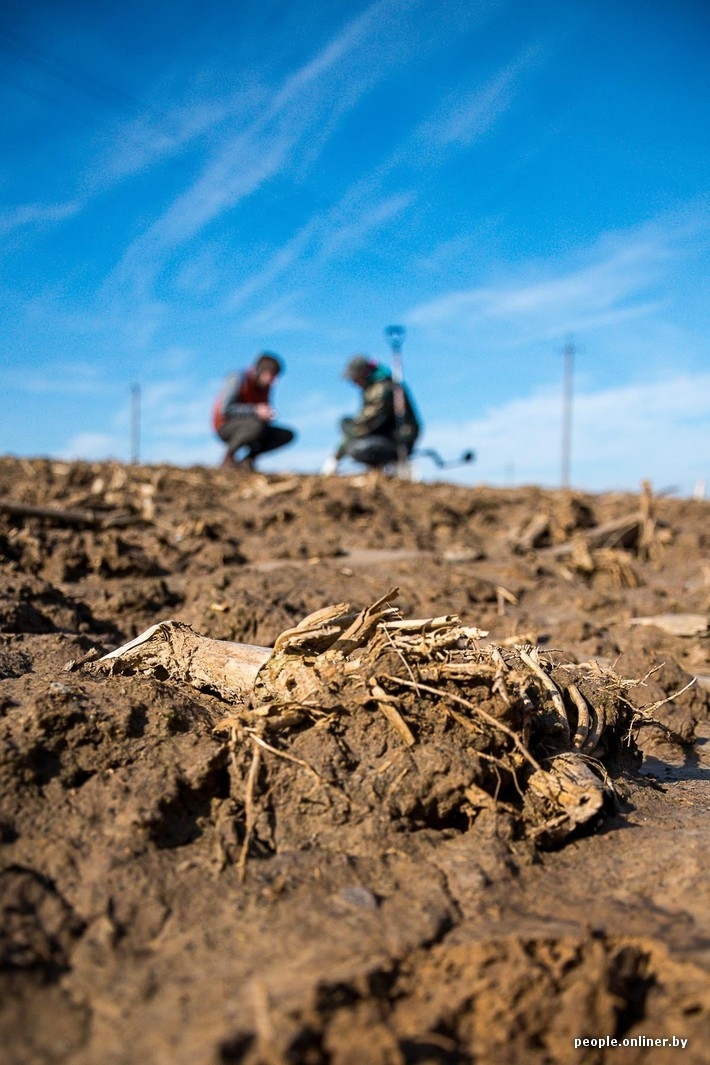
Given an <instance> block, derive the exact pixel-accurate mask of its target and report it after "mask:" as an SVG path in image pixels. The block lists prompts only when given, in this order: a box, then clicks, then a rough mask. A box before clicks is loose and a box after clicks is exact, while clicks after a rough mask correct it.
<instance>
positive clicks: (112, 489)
mask: <svg viewBox="0 0 710 1065" xmlns="http://www.w3.org/2000/svg"><path fill="white" fill-rule="evenodd" d="M639 513H640V514H641V517H640V518H639V519H638V521H636V520H635V519H634V516H638V515H639ZM709 515H710V505H708V504H707V503H705V502H701V501H687V500H675V499H671V498H660V499H650V498H648V497H646V498H645V499H641V498H640V497H639V496H633V495H600V496H587V495H584V496H583V495H581V494H576V493H555V492H546V491H542V490H540V489H537V488H521V489H516V490H493V489H489V488H485V487H479V488H471V489H465V488H457V487H453V486H451V485H444V484H439V485H420V484H408V483H404V482H397V481H392V480H387V479H383V478H370V477H363V478H351V479H345V478H328V479H326V478H318V477H288V478H287V477H277V476H272V477H268V478H267V477H263V476H260V475H248V474H241V473H234V472H231V471H222V470H207V469H201V468H199V469H198V468H196V469H189V470H177V469H173V468H168V467H160V468H157V467H153V468H149V467H137V468H126V467H123V466H119V465H112V464H85V463H73V464H66V463H58V462H49V461H32V462H28V461H22V460H14V459H3V460H0V561H1V563H2V564H1V566H0V909H1V911H2V919H1V921H0V1060H7V1061H8V1062H12V1063H13V1065H35V1063H37V1065H39V1063H41V1065H45V1063H46V1065H54V1063H62V1065H65V1063H66V1065H129V1063H130V1065H133V1063H137V1062H141V1063H143V1062H145V1063H151V1065H231V1063H236V1062H245V1063H246V1065H256V1063H264V1065H276V1063H278V1062H303V1063H307V1065H310V1063H313V1065H320V1063H325V1062H332V1063H334V1065H350V1063H352V1065H368V1063H373V1065H375V1063H377V1065H379V1063H382V1065H397V1063H402V1062H412V1063H415V1062H416V1063H444V1062H452V1063H453V1062H457V1063H458V1062H461V1063H469V1062H470V1063H473V1062H476V1063H489V1062H490V1063H494V1062H495V1063H503V1065H506V1063H517V1062H526V1063H527V1062H531V1063H533V1065H538V1063H539V1065H543V1063H551V1065H567V1063H568V1062H581V1063H584V1065H596V1063H601V1062H615V1063H617V1062H618V1063H619V1065H628V1063H637V1062H638V1063H639V1065H640V1063H641V1062H653V1063H654V1065H656V1063H661V1065H663V1063H665V1062H671V1061H677V1060H682V1061H684V1062H689V1063H690V1062H693V1063H696V1062H697V1063H700V1062H705V1061H707V1060H708V1050H707V1048H708V1046H710V905H709V903H710V890H709V888H708V881H707V875H706V872H705V869H706V854H707V851H708V844H710V824H709V823H708V811H709V810H710V755H709V754H708V747H707V741H708V737H709V736H710V727H709V725H708V706H707V694H706V690H707V688H706V685H707V681H708V676H710V657H709V656H710V645H709V643H708V631H707V626H706V625H704V623H703V618H705V617H706V616H707V613H708V589H709V587H710V564H709V563H708V562H707V561H705V560H706V557H707V545H708V538H709V537H710V534H709V533H708V531H707V521H708V517H709ZM627 517H629V518H631V519H634V520H630V521H629V522H628V523H626V524H624V523H623V521H622V519H624V518H627ZM605 529H608V530H609V532H608V535H603V536H598V535H597V534H598V533H599V532H600V531H601V532H602V533H603V532H604V530H605ZM393 586H397V588H398V589H399V593H398V597H397V600H396V605H397V607H398V609H399V610H400V611H401V614H402V615H403V617H404V618H428V617H434V616H439V615H443V614H458V615H459V616H460V618H461V622H462V623H463V624H464V625H467V626H475V627H479V628H481V629H483V630H488V633H489V635H488V637H487V638H486V640H485V641H484V642H485V646H492V647H498V648H503V649H511V648H514V647H515V646H523V645H534V646H537V647H538V648H539V649H540V653H541V654H542V655H543V656H546V661H548V663H551V664H553V665H554V668H555V669H556V670H559V669H560V668H562V665H561V664H564V668H565V669H572V668H576V669H577V670H578V671H579V673H580V676H581V675H582V674H583V673H584V675H585V676H592V675H593V674H594V675H595V676H597V677H604V678H609V677H612V676H613V678H614V684H615V685H616V687H615V691H617V692H621V693H622V694H623V699H622V702H623V704H624V705H625V706H626V707H627V709H628V711H629V720H630V721H631V724H632V728H631V734H630V735H625V737H624V738H623V742H621V743H620V745H617V747H615V748H614V749H612V747H611V746H608V747H607V748H604V749H602V752H601V754H600V753H599V752H595V761H596V764H597V765H599V764H600V763H603V767H604V768H603V772H604V773H606V775H607V780H608V783H609V788H608V801H606V802H605V806H604V809H603V810H602V811H601V812H600V813H599V814H598V816H596V817H595V818H594V819H593V820H592V821H591V822H588V823H587V824H585V825H584V826H583V827H582V828H581V829H579V830H577V831H575V832H572V833H571V834H568V835H566V837H565V838H564V839H563V840H558V839H555V838H554V835H551V834H550V833H544V832H539V831H531V829H530V823H529V815H530V803H529V795H528V796H527V797H526V796H525V795H522V790H523V788H522V780H523V778H522V777H521V778H520V780H518V779H517V777H516V776H515V773H511V772H508V769H507V768H506V766H507V763H505V758H506V757H508V755H509V754H510V751H508V752H507V754H506V751H505V750H504V749H503V747H501V748H500V749H499V750H497V749H495V748H494V747H493V746H491V742H490V736H489V737H488V740H487V741H486V743H484V742H483V741H481V740H480V737H479V738H476V740H475V743H474V742H473V740H472V741H471V745H469V744H468V740H467V739H466V738H465V736H464V734H463V733H460V732H459V731H457V728H458V727H459V725H461V722H460V721H459V719H456V720H455V719H454V717H452V716H450V715H449V716H446V715H445V714H443V713H442V712H441V705H440V704H441V700H438V699H437V697H436V695H433V696H432V695H431V694H430V695H429V697H428V699H427V698H420V697H415V694H414V692H413V691H409V695H408V696H407V697H406V698H405V697H404V696H402V698H401V699H400V701H399V702H397V703H396V705H397V708H398V710H399V711H401V713H402V719H403V720H406V722H407V725H408V726H411V729H412V732H413V742H412V743H411V745H409V744H408V743H407V742H405V741H406V732H405V733H402V732H398V731H397V728H396V727H394V728H393V727H392V721H391V720H388V719H387V718H386V716H385V715H384V714H379V713H377V712H376V711H375V710H373V705H374V704H373V703H372V701H371V698H370V696H371V693H370V692H368V691H366V690H365V689H364V688H363V689H362V690H361V691H360V694H359V695H353V696H348V697H347V698H346V697H345V696H344V695H343V694H342V691H341V690H340V687H339V686H338V684H336V683H335V682H331V681H327V683H326V681H324V682H323V686H322V691H321V693H320V695H319V698H320V700H321V708H322V713H321V715H320V717H319V716H318V710H317V708H316V709H314V707H313V706H312V705H311V707H310V709H309V711H308V715H309V716H308V715H307V716H308V719H307V720H305V721H304V720H302V717H298V718H297V719H296V718H295V717H294V718H293V721H294V722H295V724H293V722H292V726H289V730H288V731H287V732H282V733H279V732H275V733H271V732H268V731H263V730H262V731H260V732H259V733H258V735H259V736H260V737H261V738H263V739H265V740H266V741H268V746H267V747H264V746H261V747H259V755H258V758H257V757H255V751H256V750H257V746H256V741H254V740H253V739H251V737H253V735H256V734H257V733H256V731H250V730H248V729H247V730H246V731H245V730H244V728H243V725H244V716H243V715H242V717H241V718H239V719H238V720H237V718H235V716H234V715H235V713H237V711H238V710H239V709H240V708H239V707H236V706H235V705H234V701H232V702H231V703H230V702H229V701H227V700H225V699H224V697H223V695H220V694H219V693H218V691H217V690H209V689H207V690H205V689H200V688H198V687H195V686H193V685H192V684H190V683H188V682H187V678H186V677H182V678H181V677H180V676H172V675H171V676H168V675H164V676H161V674H160V672H158V673H157V674H156V673H155V672H153V673H151V674H150V675H149V674H148V673H147V672H146V671H141V670H135V671H133V672H130V671H129V672H127V673H125V672H124V673H121V672H116V671H115V670H110V671H109V670H107V669H104V668H99V667H98V666H97V665H96V663H95V661H92V660H95V659H96V658H97V657H98V655H103V654H105V653H107V652H109V651H111V650H113V649H115V648H116V647H118V646H119V645H121V644H123V643H125V642H126V641H128V640H130V639H132V638H133V637H134V636H136V635H137V634H139V633H140V632H142V631H143V630H145V629H146V628H148V627H149V626H151V625H154V624H155V623H156V622H160V621H165V620H166V619H174V620H175V621H178V622H182V623H185V624H187V625H189V626H191V627H192V629H194V630H195V631H196V632H197V633H201V634H202V635H204V636H207V637H210V638H212V639H215V640H220V641H236V642H239V643H248V644H255V645H261V646H272V645H273V644H274V642H275V641H276V639H277V637H278V636H279V634H281V633H282V632H284V631H285V630H288V629H291V628H293V627H294V626H296V625H297V624H298V623H299V621H300V620H301V619H302V618H304V617H305V616H306V615H308V614H310V613H311V612H313V611H316V610H318V609H319V608H322V607H325V606H328V605H330V604H335V603H342V602H345V601H347V602H348V603H349V604H351V605H352V607H353V609H354V610H355V611H357V610H360V609H362V608H364V607H366V606H368V605H369V604H372V603H374V602H375V601H376V600H377V599H379V598H380V597H381V596H383V595H384V594H385V593H387V592H388V589H390V588H392V587H393ZM669 615H671V616H674V617H675V620H676V622H677V624H676V626H675V628H676V629H677V628H678V624H680V627H681V628H683V629H684V630H685V631H687V632H688V633H689V634H688V635H678V634H677V633H674V632H672V631H670V629H672V628H673V625H672V623H671V624H669V623H668V621H667V616H669ZM678 615H683V618H682V619H679V618H678V617H677V616H678ZM686 615H693V616H700V621H698V617H694V618H693V617H691V618H690V619H688V618H685V616H686ZM648 617H656V618H657V619H658V620H657V622H656V624H646V623H639V619H641V618H648ZM634 619H635V623H634ZM684 619H685V620H684ZM482 646H483V644H482ZM506 653H507V651H506ZM395 657H396V655H395V652H394V651H393V652H392V658H393V659H394V658H395ZM343 661H345V659H344V660H343ZM346 665H347V663H346ZM407 668H411V667H409V666H407ZM388 669H390V672H391V671H392V670H394V665H391V666H390V667H388ZM346 671H347V670H346ZM585 671H587V672H586V673H585ZM555 676H557V673H555ZM693 677H696V678H698V679H697V680H696V681H695V683H692V684H691V685H690V687H687V688H686V690H683V689H684V688H685V687H686V685H687V684H688V683H689V682H691V681H692V678H693ZM405 678H406V673H405ZM634 681H637V682H638V683H635V684H634V683H631V682H634ZM627 682H628V683H627ZM403 683H406V680H405V682H403ZM392 690H394V689H392ZM590 690H591V689H590ZM531 691H532V689H531ZM679 692H680V693H681V694H678V695H677V697H676V698H673V699H671V701H666V700H668V699H669V697H671V696H674V695H676V693H679ZM443 694H444V693H443V692H442V696H443ZM469 694H470V693H469ZM419 696H421V692H420V693H419ZM390 698H392V699H394V696H391V695H390ZM471 698H473V696H471ZM475 698H476V700H477V702H476V706H477V708H478V711H480V712H481V713H488V714H490V715H494V714H496V713H499V711H497V710H496V709H495V707H494V703H493V699H494V696H493V688H492V687H491V686H490V685H489V686H488V687H485V686H481V685H479V686H478V688H477V689H476V696H475ZM336 703H337V705H335V704H336ZM393 705H394V704H393ZM521 705H522V704H521ZM265 706H266V704H265V703H264V702H263V700H262V703H261V704H258V705H257V703H256V702H255V703H254V704H253V705H251V704H249V701H248V700H246V701H245V703H244V706H243V707H242V708H241V709H242V710H243V711H244V713H245V714H248V713H253V714H259V713H261V714H264V715H266V714H267V711H268V712H270V708H269V707H267V708H266V709H264V707H265ZM269 706H270V704H269ZM271 709H273V707H271ZM277 709H279V712H281V711H282V710H283V707H278V708H277ZM510 714H511V716H510V717H509V719H507V720H508V725H506V728H508V729H509V731H510V730H512V729H514V728H518V726H519V727H520V731H521V735H523V734H524V732H525V729H524V726H523V724H521V722H520V721H517V720H516V718H515V713H514V708H513V709H511V711H510ZM276 716H277V717H278V715H276ZM225 720H226V724H225ZM275 720H276V718H274V720H273V721H272V724H273V723H274V722H275ZM457 721H458V725H457V723H456V722H457ZM230 722H231V724H230ZM654 722H655V723H654ZM268 724H269V723H268V721H266V720H265V721H264V728H266V726H267V725H268ZM463 724H464V725H465V722H464V723H463ZM461 727H463V725H462V726H461ZM467 727H468V726H467ZM403 736H404V738H403ZM462 737H463V738H462ZM499 739H500V735H499ZM533 740H534V736H533ZM531 742H532V741H531ZM511 750H512V748H511ZM536 751H537V757H541V755H540V751H539V749H537V748H536ZM474 763H475V766H476V772H477V773H478V774H479V775H478V776H476V775H475V774H474V773H473V771H472V769H471V767H472V765H473V764H474ZM501 767H502V768H501ZM496 774H497V775H496ZM474 781H477V782H478V783H477V784H476V785H475V787H476V789H477V790H476V795H478V796H479V799H478V800H474V799H472V798H471V795H472V792H471V787H472V786H474V785H473V782H474ZM526 817H527V818H528V820H527V821H526ZM673 1038H675V1039H676V1040H680V1039H683V1040H687V1046H686V1048H685V1049H684V1050H683V1052H682V1056H681V1051H680V1050H679V1049H678V1048H677V1047H672V1046H671V1045H670V1041H671V1040H672V1039H673ZM576 1039H577V1040H579V1039H587V1040H588V1041H589V1045H587V1046H586V1047H585V1046H579V1047H576V1048H575V1040H576ZM600 1039H604V1040H606V1039H617V1040H618V1041H619V1043H621V1042H622V1041H624V1040H626V1041H627V1043H631V1042H635V1043H636V1045H635V1046H634V1045H627V1046H626V1047H622V1046H617V1047H607V1048H601V1047H600V1046H598V1045H591V1043H592V1042H593V1041H595V1040H597V1041H598V1040H600ZM663 1039H666V1040H668V1041H669V1044H668V1045H667V1046H666V1047H663V1046H662V1045H660V1044H658V1045H655V1044H654V1045H652V1044H651V1043H650V1040H654V1041H656V1040H663ZM3 1055H5V1057H4V1058H3Z"/></svg>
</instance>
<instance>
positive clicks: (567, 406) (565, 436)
mask: <svg viewBox="0 0 710 1065" xmlns="http://www.w3.org/2000/svg"><path fill="white" fill-rule="evenodd" d="M575 352H576V348H575V346H574V340H573V339H572V337H570V338H569V339H568V340H567V343H566V344H565V346H564V349H563V351H562V354H563V357H564V372H563V387H562V478H561V479H562V487H563V488H569V470H570V452H571V450H572V391H573V380H574V356H575Z"/></svg>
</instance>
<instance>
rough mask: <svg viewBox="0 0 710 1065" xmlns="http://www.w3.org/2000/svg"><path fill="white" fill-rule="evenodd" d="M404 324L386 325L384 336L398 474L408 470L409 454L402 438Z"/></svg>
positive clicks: (404, 407)
mask: <svg viewBox="0 0 710 1065" xmlns="http://www.w3.org/2000/svg"><path fill="white" fill-rule="evenodd" d="M404 332H405V331H404V326H402V325H388V326H387V328H386V329H385V336H386V337H387V339H388V340H389V342H390V346H391V348H392V403H393V406H394V424H395V433H396V437H397V466H398V471H399V473H400V475H406V473H407V472H408V470H409V461H408V459H409V456H408V455H407V448H406V446H405V444H404V442H403V440H402V427H403V425H404V418H405V414H406V406H405V400H404V371H403V368H402V344H403V343H404Z"/></svg>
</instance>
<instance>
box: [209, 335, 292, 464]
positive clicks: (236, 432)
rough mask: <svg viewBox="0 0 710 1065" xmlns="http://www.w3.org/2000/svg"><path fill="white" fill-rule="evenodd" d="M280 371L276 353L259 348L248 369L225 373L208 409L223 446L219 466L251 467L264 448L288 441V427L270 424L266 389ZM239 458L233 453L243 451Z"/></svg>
mask: <svg viewBox="0 0 710 1065" xmlns="http://www.w3.org/2000/svg"><path fill="white" fill-rule="evenodd" d="M282 372H283V363H282V362H281V359H280V358H279V357H278V355H274V354H273V352H271V351H263V352H262V353H261V354H260V355H259V356H258V357H257V359H256V362H255V363H254V365H253V366H250V367H249V369H248V370H243V371H240V372H237V373H231V374H228V375H227V377H226V378H225V380H224V385H223V387H222V391H221V392H220V394H219V396H218V397H217V399H216V401H215V404H214V408H213V411H212V425H213V428H214V430H215V432H216V433H217V435H218V436H219V438H220V439H221V440H223V441H224V442H225V444H226V445H227V452H226V454H225V456H224V459H223V460H222V465H223V466H231V467H237V466H239V467H241V468H242V469H250V470H253V469H254V461H255V459H256V458H257V456H259V455H263V454H264V452H266V451H275V450H276V448H279V447H284V445H285V444H290V443H291V441H292V440H293V439H294V437H295V435H296V434H295V433H294V432H293V430H292V429H286V428H284V427H283V426H280V425H274V424H273V419H274V417H275V411H274V409H273V407H272V406H271V400H270V392H271V386H272V385H273V383H274V381H275V380H276V378H277V377H278V376H279V374H280V373H282ZM244 449H246V450H245V451H244V454H243V455H242V457H241V458H240V459H238V458H237V452H239V451H240V450H244Z"/></svg>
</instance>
